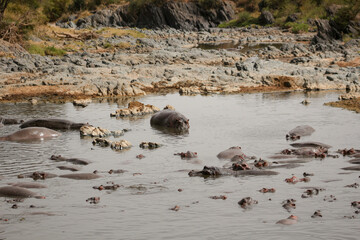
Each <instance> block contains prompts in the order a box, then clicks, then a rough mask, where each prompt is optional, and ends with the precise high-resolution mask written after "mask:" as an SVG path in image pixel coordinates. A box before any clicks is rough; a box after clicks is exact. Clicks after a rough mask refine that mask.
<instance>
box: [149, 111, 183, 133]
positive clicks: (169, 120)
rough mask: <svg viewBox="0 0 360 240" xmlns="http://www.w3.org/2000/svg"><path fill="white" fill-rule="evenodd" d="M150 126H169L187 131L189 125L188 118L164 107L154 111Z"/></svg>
mask: <svg viewBox="0 0 360 240" xmlns="http://www.w3.org/2000/svg"><path fill="white" fill-rule="evenodd" d="M150 124H151V126H158V127H164V128H171V129H175V130H179V131H187V130H188V129H189V127H190V125H189V119H187V118H186V117H185V116H184V115H182V114H181V113H178V112H176V111H173V110H170V109H165V110H162V111H160V112H157V113H155V114H154V115H153V116H152V117H151V120H150Z"/></svg>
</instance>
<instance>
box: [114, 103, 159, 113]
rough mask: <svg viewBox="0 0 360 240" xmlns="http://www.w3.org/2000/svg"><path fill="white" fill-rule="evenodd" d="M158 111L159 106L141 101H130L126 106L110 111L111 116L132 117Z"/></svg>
mask: <svg viewBox="0 0 360 240" xmlns="http://www.w3.org/2000/svg"><path fill="white" fill-rule="evenodd" d="M158 111H160V109H159V108H157V107H155V106H153V105H150V104H147V105H145V104H143V103H141V102H137V101H134V102H130V103H129V104H128V107H127V108H121V109H118V110H116V112H115V113H111V114H110V116H111V117H133V116H142V115H147V114H153V113H156V112H158Z"/></svg>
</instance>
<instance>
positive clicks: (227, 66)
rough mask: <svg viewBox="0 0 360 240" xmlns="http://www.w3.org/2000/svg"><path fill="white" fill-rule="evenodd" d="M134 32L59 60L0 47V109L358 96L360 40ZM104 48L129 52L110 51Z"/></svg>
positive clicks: (257, 32) (237, 32)
mask: <svg viewBox="0 0 360 240" xmlns="http://www.w3.org/2000/svg"><path fill="white" fill-rule="evenodd" d="M319 21H320V20H319ZM126 29H127V28H125V30H126ZM131 31H137V32H139V33H140V34H141V37H134V36H131V35H122V36H115V35H114V36H109V37H102V36H101V37H98V38H91V39H88V40H84V45H85V46H86V49H85V50H83V51H78V52H76V53H72V54H66V55H64V56H62V57H49V56H40V55H35V54H33V55H32V54H29V53H28V52H27V51H26V50H24V49H23V48H21V47H20V46H18V45H13V44H9V43H7V42H4V41H1V44H0V53H1V54H0V56H1V57H0V75H1V79H0V101H2V102H7V101H29V100H30V101H32V103H36V102H39V101H40V102H41V101H48V100H62V101H63V100H73V99H81V98H89V97H127V96H141V95H146V94H149V93H158V92H161V91H179V92H180V93H181V94H213V93H216V94H217V93H221V94H233V93H242V92H259V91H260V92H263V91H294V90H329V89H343V90H345V89H346V90H348V91H353V92H355V93H356V92H358V91H360V84H359V75H360V57H359V51H360V40H359V39H355V40H350V41H348V42H346V43H342V42H339V41H331V42H330V41H329V42H326V41H319V40H318V41H316V42H314V41H312V40H313V39H314V37H315V36H317V38H319V36H320V37H323V34H322V35H321V34H320V33H318V34H317V35H316V33H303V34H293V33H290V32H288V31H286V30H281V29H278V28H264V27H257V28H230V29H220V28H209V29H208V30H202V31H189V30H184V29H182V30H176V29H173V28H167V29H161V30H149V29H138V28H132V29H131ZM325 35H326V34H325ZM325 37H326V36H325ZM62 41H63V44H66V43H68V42H71V41H74V39H71V38H70V39H65V38H64V39H63V40H62ZM104 42H107V43H109V44H112V45H116V44H124V43H126V44H127V45H126V47H124V48H117V49H115V50H109V49H106V48H105V47H104V46H103V45H102V44H103V43H104ZM221 48H227V49H221ZM356 94H357V93H356Z"/></svg>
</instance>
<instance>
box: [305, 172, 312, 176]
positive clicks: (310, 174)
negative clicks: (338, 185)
mask: <svg viewBox="0 0 360 240" xmlns="http://www.w3.org/2000/svg"><path fill="white" fill-rule="evenodd" d="M303 176H304V177H309V176H314V174H313V173H307V172H304V173H303Z"/></svg>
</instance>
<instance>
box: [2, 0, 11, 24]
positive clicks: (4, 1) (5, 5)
mask: <svg viewBox="0 0 360 240" xmlns="http://www.w3.org/2000/svg"><path fill="white" fill-rule="evenodd" d="M9 2H10V0H0V23H1V22H2V20H3V18H4V12H5V9H6V8H7V6H8V4H9Z"/></svg>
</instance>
